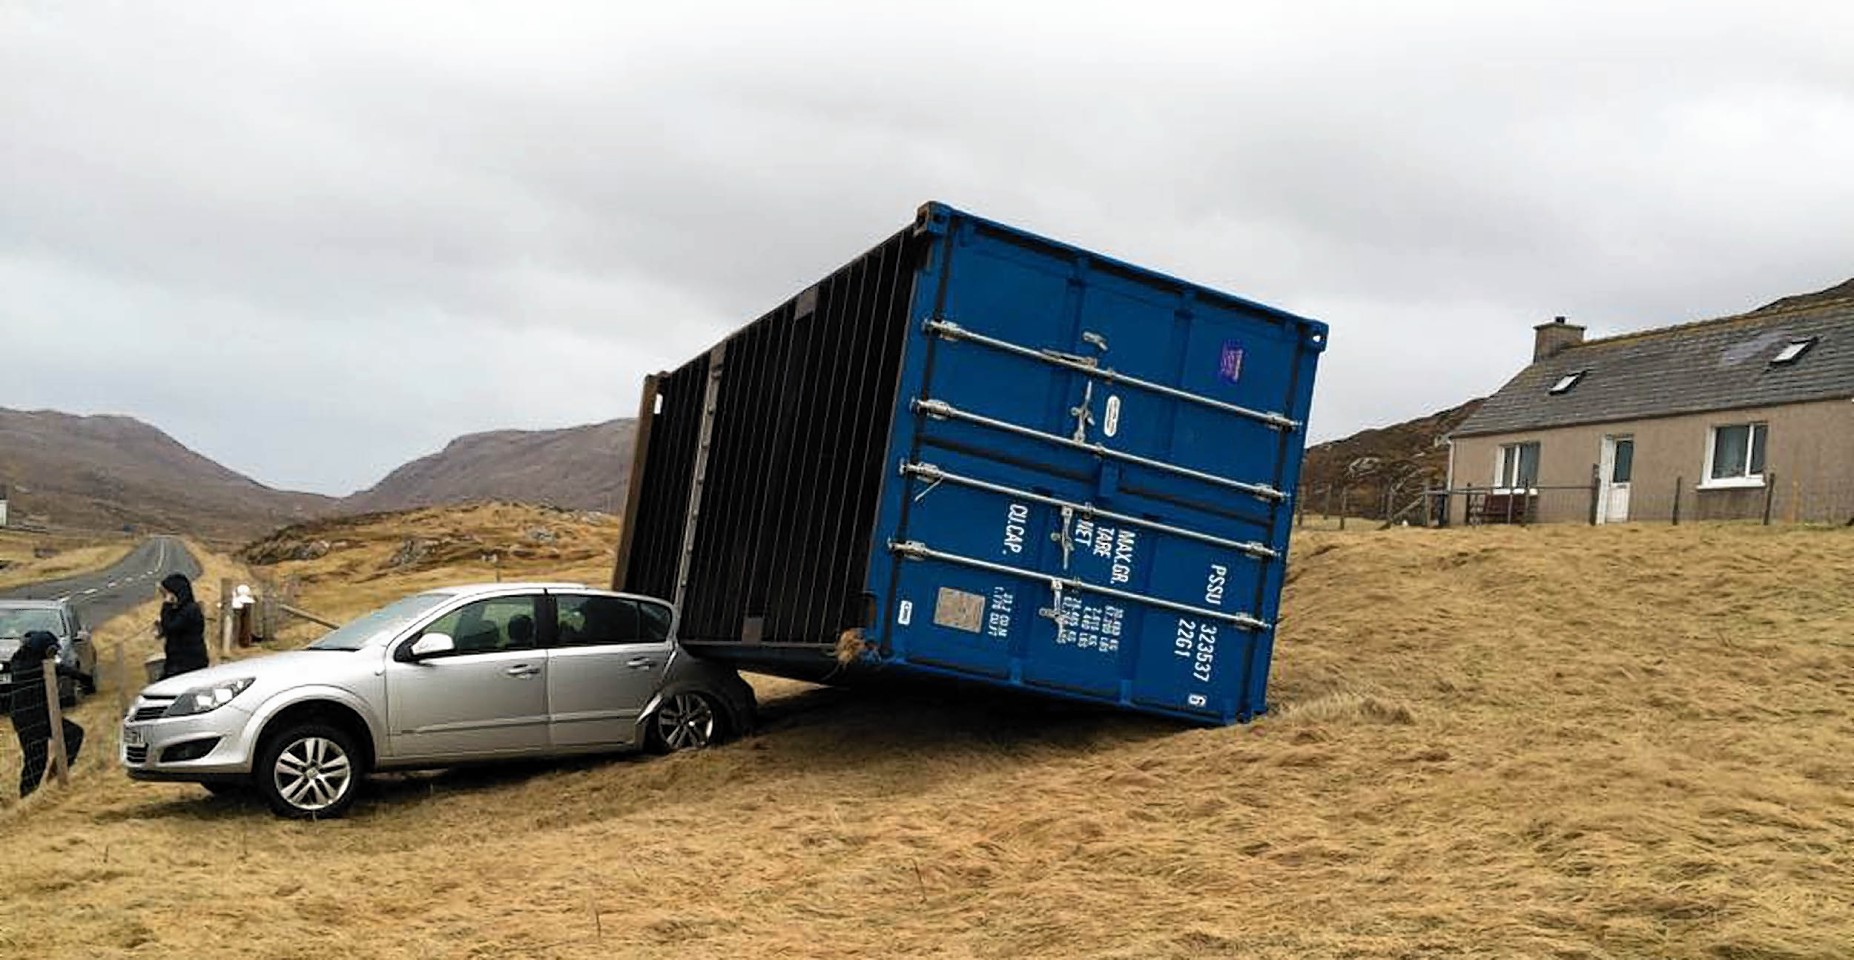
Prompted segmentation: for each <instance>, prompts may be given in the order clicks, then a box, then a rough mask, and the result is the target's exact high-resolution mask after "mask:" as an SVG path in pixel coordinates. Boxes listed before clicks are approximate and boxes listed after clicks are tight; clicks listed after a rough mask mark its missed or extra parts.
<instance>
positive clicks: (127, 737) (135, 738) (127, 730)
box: [122, 725, 142, 747]
mask: <svg viewBox="0 0 1854 960" xmlns="http://www.w3.org/2000/svg"><path fill="white" fill-rule="evenodd" d="M122 745H123V746H125V747H139V746H141V745H142V732H141V731H140V730H137V729H135V728H134V727H131V726H126V725H125V726H124V727H123V728H122Z"/></svg>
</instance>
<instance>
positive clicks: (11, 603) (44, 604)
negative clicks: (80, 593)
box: [0, 600, 68, 610]
mask: <svg viewBox="0 0 1854 960" xmlns="http://www.w3.org/2000/svg"><path fill="white" fill-rule="evenodd" d="M63 606H68V604H67V603H66V602H65V601H63V600H0V607H12V608H13V609H15V610H55V609H57V608H59V607H63Z"/></svg>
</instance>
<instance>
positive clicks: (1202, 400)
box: [926, 320, 1300, 430]
mask: <svg viewBox="0 0 1854 960" xmlns="http://www.w3.org/2000/svg"><path fill="white" fill-rule="evenodd" d="M926 331H927V332H928V333H929V334H932V335H934V336H938V337H941V338H943V339H946V340H970V341H971V342H973V343H977V344H983V345H984V346H987V347H990V348H992V349H993V350H999V351H1002V352H1004V353H1008V354H1011V355H1012V356H1018V357H1025V358H1027V359H1030V360H1039V361H1042V362H1043V363H1047V364H1049V365H1051V366H1056V367H1062V368H1063V369H1065V370H1073V371H1075V372H1076V373H1080V374H1084V375H1086V376H1090V377H1093V378H1095V379H1097V380H1104V381H1106V382H1108V383H1114V384H1124V385H1126V386H1129V387H1138V388H1139V389H1141V390H1148V391H1151V392H1153V393H1157V394H1162V395H1164V396H1167V397H1171V398H1172V399H1174V400H1183V401H1185V402H1186V403H1195V404H1197V405H1198V406H1201V407H1209V408H1210V409H1212V410H1221V411H1223V412H1224V413H1233V414H1235V415H1237V416H1239V417H1246V418H1248V419H1250V420H1254V421H1256V422H1258V423H1262V424H1266V425H1267V426H1269V427H1270V428H1273V429H1275V430H1298V429H1300V424H1299V423H1298V422H1297V421H1295V420H1292V419H1290V418H1288V417H1284V416H1282V415H1281V414H1278V413H1269V412H1267V411H1263V410H1251V409H1249V408H1248V407H1241V406H1237V405H1236V404H1233V403H1225V402H1223V401H1222V400H1218V399H1216V398H1215V397H1206V396H1204V395H1203V394H1200V393H1192V392H1190V391H1189V390H1180V389H1178V388H1177V387H1168V386H1166V385H1165V384H1163V383H1154V382H1152V381H1151V380H1142V379H1140V378H1139V377H1133V376H1128V375H1127V374H1124V373H1116V372H1115V371H1113V370H1112V369H1109V368H1107V367H1100V366H1096V365H1094V364H1091V363H1087V362H1085V361H1083V360H1081V359H1080V358H1077V357H1072V356H1070V355H1068V354H1066V353H1060V352H1058V351H1055V350H1036V349H1032V348H1030V347H1026V346H1023V345H1021V344H1016V343H1012V342H1010V341H1009V340H999V339H998V338H996V337H988V336H986V335H984V334H982V333H977V332H974V331H972V330H967V329H966V328H965V327H962V326H960V325H959V324H957V323H954V322H952V321H951V320H929V321H927V326H926Z"/></svg>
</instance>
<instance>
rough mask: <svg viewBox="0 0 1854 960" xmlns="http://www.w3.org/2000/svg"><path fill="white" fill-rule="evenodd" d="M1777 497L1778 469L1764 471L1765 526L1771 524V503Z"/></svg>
mask: <svg viewBox="0 0 1854 960" xmlns="http://www.w3.org/2000/svg"><path fill="white" fill-rule="evenodd" d="M1776 499H1777V471H1775V470H1766V471H1764V526H1767V527H1768V526H1770V505H1771V503H1772V501H1774V500H1776Z"/></svg>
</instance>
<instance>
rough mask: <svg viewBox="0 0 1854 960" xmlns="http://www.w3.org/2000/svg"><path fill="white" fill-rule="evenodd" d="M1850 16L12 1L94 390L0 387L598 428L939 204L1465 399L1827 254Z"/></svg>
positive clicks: (68, 322) (243, 432) (329, 482)
mask: <svg viewBox="0 0 1854 960" xmlns="http://www.w3.org/2000/svg"><path fill="white" fill-rule="evenodd" d="M1850 28H1854V13H1850V12H1848V10H1847V8H1845V7H1843V6H1842V5H1837V4H1827V3H1823V4H1815V5H1803V4H1797V5H1791V6H1789V7H1788V8H1786V9H1785V11H1783V13H1782V14H1781V15H1779V14H1777V13H1773V12H1772V11H1771V10H1766V9H1762V8H1760V9H1757V10H1752V9H1750V8H1748V7H1742V6H1741V5H1736V4H1733V5H1725V4H1719V5H1711V4H1696V3H1684V4H1631V5H1628V6H1626V7H1616V6H1614V5H1610V4H1579V3H1569V4H1549V5H1546V4H1537V5H1533V4H1526V5H1512V4H1500V5H1489V4H1466V3H1460V4H1444V3H1426V4H1425V3H1419V4H1399V5H1363V4H1337V3H1328V4H1317V3H1316V4H1297V5H1294V6H1293V7H1292V8H1289V7H1284V6H1277V5H1190V4H1162V3H1156V4H1155V3H1149V4H1139V5H1129V4H1089V3H1066V4H1060V5H1016V4H1013V5H1005V4H996V3H993V4H971V3H963V2H951V3H946V4H939V5H935V6H933V7H931V8H921V7H905V8H904V7H884V6H881V5H866V4H828V3H802V4H797V5H777V6H776V8H775V5H755V4H744V3H735V4H710V5H701V4H697V5H682V6H677V7H674V8H669V7H663V8H656V7H652V8H641V7H638V6H637V5H613V4H578V5H575V4H565V5H539V6H532V5H530V6H524V7H522V8H520V9H519V10H518V9H516V8H512V7H507V8H505V7H495V6H488V5H458V4H441V5H426V6H420V5H409V4H391V5H383V4H376V5H352V6H342V5H333V6H318V7H315V8H301V9H297V10H285V9H284V8H272V7H263V8H251V7H249V5H233V4H226V5H218V6H212V5H189V6H187V7H184V8H166V9H160V10H155V9H153V8H144V7H137V6H129V5H97V6H92V7H80V6H75V5H55V6H54V5H19V6H14V7H10V8H7V9H6V10H4V11H0V130H4V132H5V133H6V136H4V137H0V182H3V183H6V184H9V185H10V186H9V187H8V188H6V189H3V190H0V324H3V325H4V326H5V327H6V328H8V329H9V330H15V329H20V328H26V329H27V330H28V331H29V332H28V334H27V335H26V336H25V337H24V338H23V339H24V340H25V341H27V342H29V343H30V344H31V346H32V349H34V350H35V351H40V352H42V353H43V354H44V355H46V356H50V357H54V358H56V364H57V365H58V366H60V367H72V366H74V367H77V368H81V369H83V370H85V371H86V373H87V374H88V375H87V376H85V377H84V378H82V379H81V380H78V379H76V378H70V377H64V376H56V375H51V374H46V373H39V372H35V373H29V374H27V375H25V376H23V377H19V378H15V379H14V380H13V381H11V382H9V384H8V386H7V387H6V389H5V392H4V393H0V403H4V404H6V405H10V406H22V405H23V406H33V405H44V406H57V407H63V408H67V409H78V410H84V409H95V410H101V409H109V410H115V411H121V412H128V413H133V414H137V415H140V416H143V417H144V418H146V419H149V420H151V421H153V422H156V423H157V424H160V425H163V426H165V427H168V428H169V429H170V430H172V431H173V432H175V433H176V434H177V435H179V436H181V437H182V439H183V440H186V441H188V442H189V443H192V444H194V445H195V446H197V447H198V448H200V449H202V450H203V451H204V452H207V453H209V454H210V455H212V456H214V457H216V458H218V459H221V460H222V461H223V462H226V463H227V464H228V465H231V466H233V467H235V468H237V469H241V470H245V471H247V472H250V473H253V474H254V475H255V476H257V477H259V478H260V479H262V480H265V481H266V482H270V483H274V484H280V485H298V486H306V487H310V488H313V489H318V490H323V491H326V492H335V493H341V492H347V491H348V490H350V489H353V488H356V487H359V486H364V485H366V484H368V483H370V482H372V481H373V480H375V479H377V478H378V477H379V476H380V475H381V474H383V473H384V472H385V471H386V470H387V469H390V468H391V467H392V466H394V465H396V464H397V463H398V462H400V461H403V460H405V459H408V458H410V457H412V456H416V455H419V454H422V453H425V452H428V451H429V450H431V449H435V448H436V447H437V446H438V445H440V444H442V442H443V441H444V440H446V439H448V438H449V437H450V436H452V435H455V434H457V433H461V432H465V431H470V430H478V429H490V428H497V427H504V426H534V427H539V426H558V425H562V424H565V423H570V422H585V421H592V420H598V419H604V418H607V417H610V416H616V415H623V414H625V413H628V412H629V411H630V410H631V408H632V404H633V403H634V400H633V394H634V390H635V385H636V382H637V380H638V378H639V377H641V376H642V374H643V373H645V372H647V371H649V370H651V369H656V368H658V367H661V366H663V365H665V364H669V363H673V362H675V361H677V360H678V359H680V358H681V357H683V356H684V355H686V354H688V353H690V352H692V351H694V350H696V349H699V348H700V347H701V346H703V345H705V344H707V343H709V342H711V341H712V340H713V339H715V338H716V337H718V336H720V335H721V334H722V333H723V332H724V331H725V330H726V329H727V328H728V327H730V326H732V325H733V324H735V323H738V322H740V321H742V320H745V319H747V318H749V317H751V316H753V315H755V314H756V313H758V312H759V311H760V310H763V309H765V308H766V307H769V306H771V305H772V304H773V303H774V302H776V301H777V300H778V299H780V298H782V297H784V296H787V295H789V294H790V293H792V292H794V291H795V290H796V289H798V288H799V287H801V286H803V285H804V284H805V283H807V282H809V281H810V280H811V279H814V278H815V277H816V276H818V275H820V274H822V273H823V272H824V271H826V270H828V269H830V268H832V267H834V266H836V265H837V264H839V263H841V262H843V261H845V260H847V259H848V258H849V257H851V256H853V255H854V254H855V253H857V252H858V251H859V250H861V249H862V248H863V247H865V246H867V245H868V244H869V243H872V242H874V241H875V240H876V239H877V238H879V237H880V236H882V235H884V234H885V233H886V232H887V231H889V230H892V229H894V228H897V227H899V226H900V225H901V224H902V223H903V222H905V221H906V219H907V218H908V217H909V216H910V215H911V213H912V210H913V207H914V205H915V204H917V203H919V202H920V201H922V200H926V199H930V198H938V199H945V200H948V201H952V202H954V203H958V204H960V205H963V206H967V207H969V208H971V209H974V210H976V211H978V212H980V213H983V214H986V215H988V216H994V217H998V218H1000V219H1004V220H1008V221H1012V222H1016V223H1021V224H1023V225H1024V226H1027V227H1030V228H1032V229H1036V230H1039V231H1042V232H1046V233H1050V234H1053V235H1056V236H1059V237H1061V238H1063V239H1067V240H1071V241H1074V242H1077V243H1080V244H1082V245H1085V246H1090V247H1096V248H1100V249H1103V250H1106V251H1108V252H1110V253H1113V254H1115V255H1118V256H1122V257H1125V258H1127V259H1130V260H1133V261H1135V262H1139V263H1142V264H1148V265H1151V266H1154V267H1158V268H1160V269H1164V270H1167V271H1170V272H1173V273H1177V274H1179V275H1182V276H1186V277H1189V278H1191V279H1193V280H1197V281H1199V282H1204V283H1208V284H1211V285H1215V286H1219V287H1223V288H1225V289H1229V290H1232V291H1234V292H1237V293H1241V294H1243V295H1246V296H1251V297H1255V298H1257V299H1262V300H1265V301H1269V302H1273V303H1277V304H1279V305H1281V306H1284V307H1287V308H1289V309H1294V310H1297V311H1300V312H1303V313H1308V314H1311V315H1316V316H1319V317H1321V318H1322V319H1325V320H1328V321H1329V322H1331V323H1332V324H1333V326H1334V341H1333V342H1334V346H1333V349H1332V350H1331V351H1330V353H1329V355H1328V357H1327V360H1326V364H1325V367H1324V369H1323V373H1322V377H1321V383H1320V388H1319V394H1318V398H1317V401H1316V414H1315V423H1314V426H1315V432H1316V435H1317V436H1334V435H1338V434H1342V433H1346V432H1350V431H1351V430H1353V429H1356V428H1359V427H1362V426H1367V425H1371V424H1375V423H1382V422H1387V421H1390V420H1394V419H1398V418H1402V417H1406V416H1412V415H1417V414H1421V413H1425V412H1428V411H1429V410H1432V409H1436V408H1439V407H1442V406H1446V405H1451V404H1453V403H1456V402H1459V401H1460V400H1461V399H1464V398H1465V397H1466V396H1468V395H1471V394H1474V393H1481V392H1486V391H1488V390H1491V389H1493V388H1494V387H1496V386H1498V385H1499V383H1500V382H1501V381H1503V380H1504V379H1505V377H1506V376H1508V375H1509V374H1510V373H1511V372H1513V370H1515V369H1516V368H1517V365H1518V364H1519V363H1521V362H1522V361H1523V359H1524V357H1525V352H1526V344H1527V343H1528V337H1529V332H1528V330H1527V327H1528V326H1529V325H1530V324H1531V323H1533V322H1537V321H1538V320H1541V319H1544V318H1546V317H1549V316H1550V315H1552V314H1555V313H1568V314H1572V315H1574V316H1576V317H1578V318H1579V319H1580V320H1584V321H1587V322H1589V323H1590V324H1591V325H1592V327H1593V332H1613V331H1615V330H1620V329H1628V328H1634V327H1640V326H1648V325H1658V324H1664V323H1669V322H1677V321H1679V320H1683V319H1691V318H1695V317H1699V316H1706V315H1714V314H1720V313H1726V312H1731V311H1733V310H1737V309H1743V308H1745V307H1749V306H1753V305H1755V304H1756V303H1758V302H1762V301H1764V300H1769V299H1773V298H1775V297H1777V296H1780V295H1783V294H1787V293H1792V292H1798V291H1800V290H1804V289H1808V288H1811V287H1816V286H1825V285H1827V284H1829V283H1832V282H1835V281H1838V280H1840V279H1843V278H1844V277H1846V276H1847V275H1850V274H1854V264H1851V263H1850V262H1849V260H1848V258H1847V255H1846V253H1845V249H1846V243H1845V235H1846V230H1845V227H1844V226H1843V224H1844V223H1845V221H1846V219H1847V213H1848V211H1849V209H1850V207H1854V182H1850V181H1848V180H1847V178H1846V177H1845V176H1844V171H1845V170H1846V169H1847V168H1848V164H1849V161H1850V160H1854V132H1851V131H1854V122H1850V121H1854V97H1851V96H1850V91H1854V61H1850V60H1849V58H1847V57H1845V56H1844V55H1843V54H1842V51H1841V50H1840V49H1839V48H1838V45H1837V41H1838V38H1840V37H1844V36H1846V35H1847V34H1848V32H1849V29H1850ZM1506 343H1510V345H1511V346H1510V348H1509V347H1494V346H1490V345H1492V344H1506ZM189 365H191V366H189ZM174 369H195V370H198V371H200V372H199V373H198V375H196V376H192V377H186V378H181V379H179V380H178V381H177V380H176V379H175V378H174V377H172V376H171V375H168V374H167V373H166V371H171V370H174ZM524 372H528V375H527V376H524ZM254 422H255V423H258V424H262V425H264V428H263V429H253V428H252V427H251V426H250V425H251V424H252V423H254Z"/></svg>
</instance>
